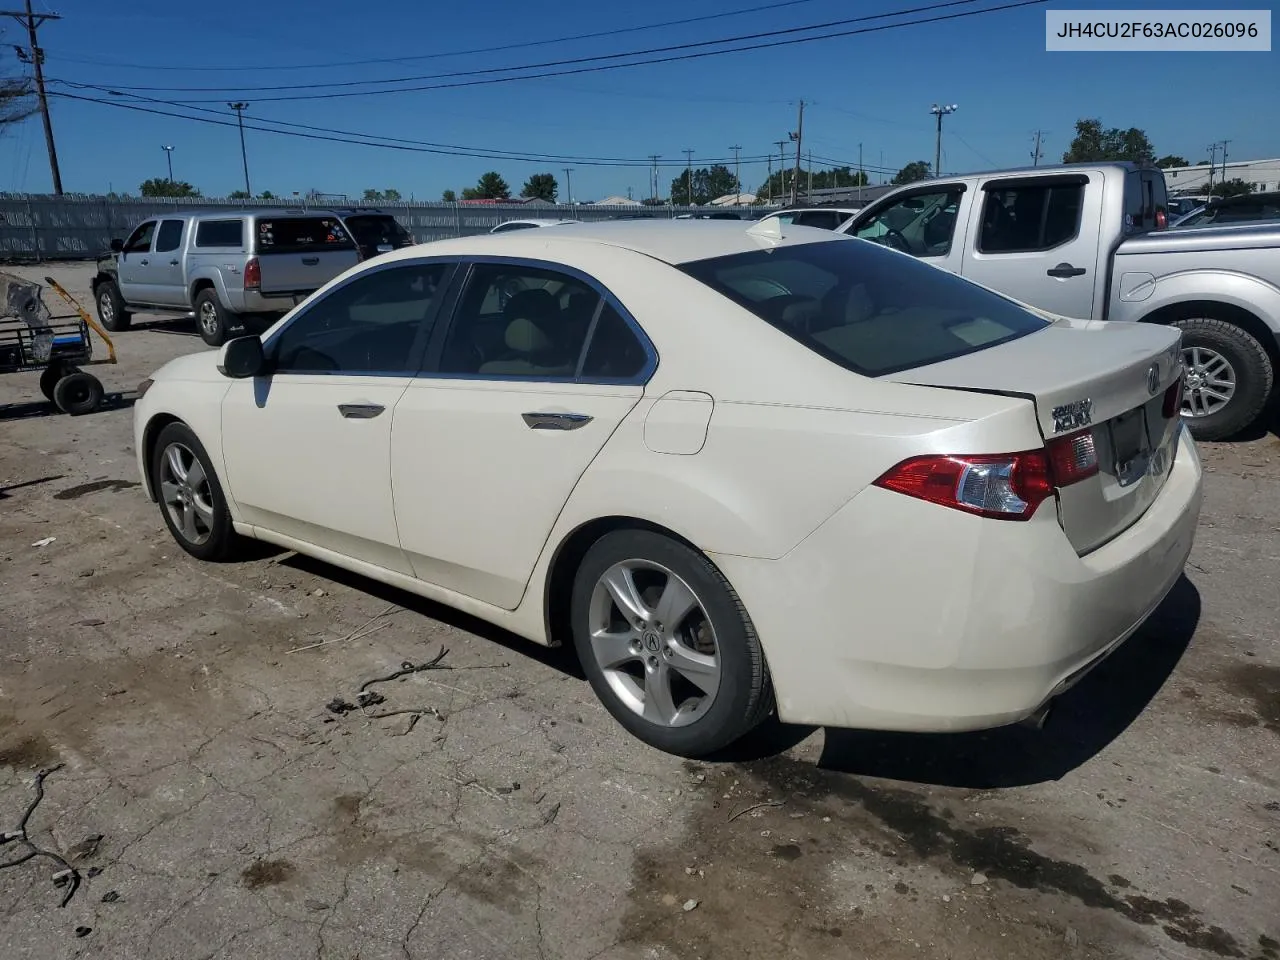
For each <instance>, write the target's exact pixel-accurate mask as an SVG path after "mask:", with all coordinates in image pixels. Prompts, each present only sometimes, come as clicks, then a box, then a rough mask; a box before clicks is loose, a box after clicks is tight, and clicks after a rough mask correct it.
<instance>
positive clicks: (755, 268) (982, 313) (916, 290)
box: [681, 239, 1048, 376]
mask: <svg viewBox="0 0 1280 960" xmlns="http://www.w3.org/2000/svg"><path fill="white" fill-rule="evenodd" d="M681 269H682V270H683V271H684V272H685V273H687V274H689V275H690V276H692V277H693V278H694V279H696V280H700V281H701V282H703V283H705V284H706V285H707V286H709V287H711V288H712V289H714V290H716V291H717V292H719V293H721V294H723V295H724V296H725V297H727V298H728V299H730V300H732V301H733V302H734V303H737V304H739V305H740V306H742V307H745V308H746V309H747V310H749V311H751V312H752V313H754V314H755V315H756V316H757V317H759V318H761V319H762V320H764V321H765V322H766V323H768V324H770V325H771V326H773V327H775V328H777V329H778V330H780V331H782V332H783V333H785V334H787V335H788V336H790V337H792V338H793V339H795V340H797V341H798V342H800V343H801V344H803V345H804V346H806V347H808V348H809V349H810V350H813V351H814V352H815V353H818V354H820V355H822V356H824V357H826V358H827V359H828V360H831V361H832V362H833V363H837V364H839V365H840V366H842V367H844V368H846V369H848V370H852V371H854V372H856V373H861V374H864V375H867V376H881V375H884V374H888V373H896V372H898V371H899V370H908V369H911V368H914V367H921V366H925V365H927V364H931V363H938V362H940V361H943V360H950V359H952V358H954V357H960V356H964V355H965V354H970V353H976V352H977V351H979V350H984V349H986V348H988V347H993V346H996V345H997V344H1001V343H1005V342H1007V341H1010V340H1016V339H1018V338H1019V337H1024V336H1026V335H1027V334H1030V333H1034V332H1036V331H1037V330H1041V329H1043V328H1044V327H1045V326H1047V325H1048V322H1047V321H1045V320H1042V319H1040V318H1039V317H1037V316H1035V315H1034V314H1031V313H1028V312H1027V311H1026V310H1023V309H1022V308H1021V307H1019V306H1018V305H1017V304H1015V303H1013V302H1012V301H1010V300H1006V299H1005V298H1003V297H1001V296H998V295H997V294H994V293H991V292H990V291H988V290H986V289H984V288H982V287H979V286H976V285H975V284H972V283H969V282H968V281H967V280H963V279H961V278H960V277H957V276H955V275H954V274H951V273H949V272H947V271H945V270H940V269H938V268H937V267H933V266H929V265H927V264H923V263H920V262H918V261H916V260H914V259H911V258H910V257H905V256H903V255H902V254H900V253H897V252H894V251H892V250H884V249H882V248H880V247H879V246H877V245H873V244H867V243H857V242H855V241H853V240H845V239H840V240H833V241H830V242H819V243H806V244H797V245H791V246H781V247H777V248H774V249H771V250H759V251H753V252H751V253H739V254H733V255H732V256H727V257H717V258H715V259H712V260H699V261H695V262H693V263H687V264H684V265H683V266H682V267H681Z"/></svg>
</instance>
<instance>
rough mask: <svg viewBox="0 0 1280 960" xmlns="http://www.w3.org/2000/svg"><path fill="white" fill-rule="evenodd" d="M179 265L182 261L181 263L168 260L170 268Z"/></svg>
mask: <svg viewBox="0 0 1280 960" xmlns="http://www.w3.org/2000/svg"><path fill="white" fill-rule="evenodd" d="M180 263H182V261H181V260H170V261H169V266H171V267H176V266H178V265H179V264H180Z"/></svg>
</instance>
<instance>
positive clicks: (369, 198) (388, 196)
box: [361, 187, 400, 203]
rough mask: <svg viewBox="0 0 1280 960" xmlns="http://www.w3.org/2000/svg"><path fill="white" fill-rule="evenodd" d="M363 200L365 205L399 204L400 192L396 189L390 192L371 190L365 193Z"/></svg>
mask: <svg viewBox="0 0 1280 960" xmlns="http://www.w3.org/2000/svg"><path fill="white" fill-rule="evenodd" d="M361 199H362V200H364V202H365V203H398V202H399V201H400V191H399V190H397V189H395V188H394V187H392V188H391V189H389V190H373V189H369V190H366V191H365V192H364V196H363V197H362V198H361Z"/></svg>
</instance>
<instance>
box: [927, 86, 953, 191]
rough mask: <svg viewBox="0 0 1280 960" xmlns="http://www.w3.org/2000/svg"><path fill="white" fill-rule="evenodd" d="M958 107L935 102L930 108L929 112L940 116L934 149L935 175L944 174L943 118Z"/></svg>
mask: <svg viewBox="0 0 1280 960" xmlns="http://www.w3.org/2000/svg"><path fill="white" fill-rule="evenodd" d="M957 109H958V107H957V105H956V104H954V103H949V104H946V105H945V106H941V107H940V106H938V105H937V104H936V103H935V104H934V105H933V106H932V107H930V108H929V112H930V113H932V114H933V115H934V116H935V117H937V118H938V136H937V140H936V141H935V145H934V150H933V175H934V176H935V177H940V176H942V118H943V117H945V116H946V115H947V114H948V113H955V112H956V110H957Z"/></svg>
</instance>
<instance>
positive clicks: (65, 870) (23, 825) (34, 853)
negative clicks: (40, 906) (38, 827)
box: [0, 763, 80, 907]
mask: <svg viewBox="0 0 1280 960" xmlns="http://www.w3.org/2000/svg"><path fill="white" fill-rule="evenodd" d="M61 769H62V764H60V763H59V764H57V765H56V766H53V767H50V768H49V769H47V770H41V771H40V772H39V773H37V774H36V795H35V798H34V799H33V800H32V801H31V803H30V804H28V805H27V810H26V812H25V813H24V814H23V815H22V819H21V820H20V821H19V822H18V829H17V830H15V831H13V832H12V833H5V834H3V835H2V836H0V842H3V843H9V842H11V841H14V840H16V841H18V842H19V843H21V844H22V845H23V846H25V847H26V848H27V852H26V853H24V854H23V855H22V856H20V857H18V858H17V859H16V860H7V861H5V862H4V863H0V870H4V869H6V868H8V867H16V866H18V865H19V864H22V863H26V862H27V861H28V860H34V859H36V858H37V857H43V858H44V859H46V860H52V861H53V862H54V863H56V864H57V865H58V866H59V867H61V868H62V869H60V870H59V871H58V872H57V873H55V874H54V875H53V880H54V883H59V882H62V883H65V884H66V886H67V892H66V893H64V894H63V895H62V903H60V904H58V906H59V907H65V906H66V905H67V904H68V903H70V902H71V898H72V897H74V896H75V895H76V891H77V890H78V889H80V871H79V870H77V869H76V868H75V867H73V866H71V864H69V863H67V861H66V860H64V859H63V858H62V857H60V856H59V855H58V854H56V853H51V852H50V851H48V850H42V849H40V848H39V847H37V846H36V845H35V844H34V843H32V842H31V839H30V838H29V837H28V836H27V822H28V821H29V820H30V819H31V815H32V814H33V813H35V812H36V807H38V806H40V802H41V801H42V800H44V781H45V778H46V777H48V776H49V775H50V774H52V773H56V772H57V771H59V770H61Z"/></svg>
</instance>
